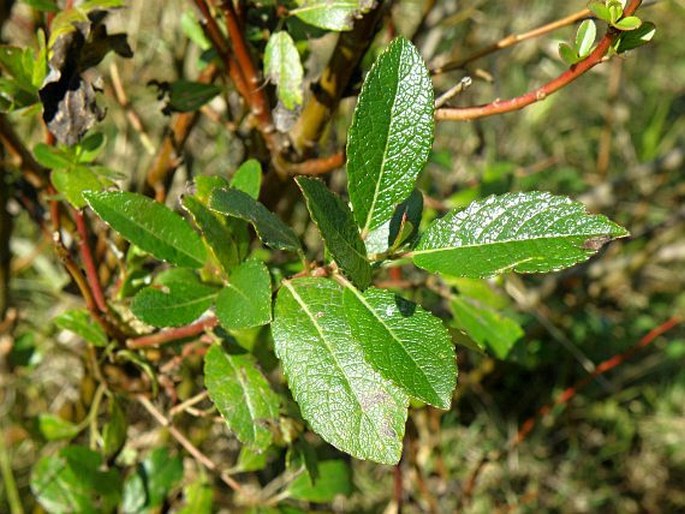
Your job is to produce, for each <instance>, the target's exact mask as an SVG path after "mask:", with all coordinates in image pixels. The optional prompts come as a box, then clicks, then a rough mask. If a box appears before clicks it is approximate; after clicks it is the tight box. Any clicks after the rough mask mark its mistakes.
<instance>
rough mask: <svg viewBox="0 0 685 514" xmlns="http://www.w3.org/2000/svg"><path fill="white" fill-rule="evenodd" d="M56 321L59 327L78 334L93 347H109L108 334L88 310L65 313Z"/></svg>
mask: <svg viewBox="0 0 685 514" xmlns="http://www.w3.org/2000/svg"><path fill="white" fill-rule="evenodd" d="M54 321H55V325H57V327H59V328H61V329H62V330H70V331H71V332H74V333H75V334H78V335H79V336H81V337H82V338H83V339H85V340H86V341H88V342H89V343H90V344H92V345H93V346H100V347H103V346H107V342H108V340H107V334H105V331H104V330H103V329H102V327H101V326H100V325H98V324H97V323H96V322H95V321H94V320H93V317H92V316H91V315H90V314H89V313H88V311H86V310H76V309H74V310H69V311H65V312H63V313H62V314H60V315H59V316H57V317H56V318H55V320H54Z"/></svg>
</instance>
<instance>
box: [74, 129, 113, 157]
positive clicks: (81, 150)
mask: <svg viewBox="0 0 685 514" xmlns="http://www.w3.org/2000/svg"><path fill="white" fill-rule="evenodd" d="M106 143H107V138H106V137H105V136H104V134H102V133H100V132H94V133H92V134H91V135H89V136H88V137H86V138H85V139H84V140H83V141H81V142H80V143H78V144H77V145H76V148H75V152H76V156H77V158H78V162H80V163H89V162H93V161H94V160H95V159H97V158H98V156H99V155H100V154H101V153H102V150H104V148H105V144H106Z"/></svg>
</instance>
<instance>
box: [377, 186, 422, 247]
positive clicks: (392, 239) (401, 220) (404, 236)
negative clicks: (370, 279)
mask: <svg viewBox="0 0 685 514" xmlns="http://www.w3.org/2000/svg"><path fill="white" fill-rule="evenodd" d="M422 213H423V195H422V194H421V192H420V191H419V190H417V189H414V190H413V191H412V192H411V195H409V198H407V199H406V200H405V201H404V202H402V203H401V204H399V205H398V206H397V207H396V208H395V212H394V213H393V215H392V218H390V219H389V220H388V221H386V222H385V223H383V224H382V225H381V226H380V227H378V228H376V229H374V230H372V231H371V232H370V233H369V235H368V236H367V237H366V239H365V240H364V243H365V244H366V251H367V252H368V254H369V255H370V256H372V257H373V258H377V257H378V256H380V255H382V254H383V253H385V252H387V251H388V250H395V249H397V248H399V247H401V246H402V245H405V244H410V243H412V242H413V241H414V240H415V239H416V235H417V234H418V227H419V224H420V223H421V215H422Z"/></svg>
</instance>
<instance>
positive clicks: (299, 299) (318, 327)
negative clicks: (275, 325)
mask: <svg viewBox="0 0 685 514" xmlns="http://www.w3.org/2000/svg"><path fill="white" fill-rule="evenodd" d="M283 285H284V286H285V287H287V288H288V290H289V291H290V293H291V294H292V295H293V298H294V299H295V301H296V302H297V303H298V304H300V307H302V310H303V311H304V312H305V313H306V314H307V317H308V318H309V319H310V320H311V322H312V324H313V325H314V328H316V331H317V332H318V333H319V336H320V337H321V340H322V341H323V343H324V344H325V345H326V349H327V350H328V353H329V354H330V355H331V357H332V358H333V362H334V363H335V365H336V367H337V368H338V370H339V371H340V374H341V375H342V376H343V377H344V380H345V386H346V388H347V390H348V391H349V392H350V394H351V395H352V396H353V397H354V399H355V400H356V402H357V405H358V406H359V412H360V413H361V416H363V417H364V418H366V420H367V422H369V424H370V425H371V426H372V427H373V429H374V431H375V432H376V435H377V436H378V440H379V441H381V440H382V434H381V433H380V432H379V431H378V428H377V427H376V423H374V422H373V420H371V418H370V417H369V415H368V414H367V413H366V411H365V410H364V408H363V406H362V402H361V400H360V399H359V396H357V393H356V392H355V390H354V389H353V388H352V385H351V384H350V381H349V378H348V377H347V374H346V373H345V369H344V368H343V366H342V365H341V364H340V361H338V357H337V356H336V354H335V352H334V351H333V348H332V347H331V345H330V344H329V343H328V340H327V339H326V337H325V335H324V332H323V329H322V328H321V325H319V323H318V321H317V320H316V318H315V317H314V315H313V313H312V312H311V311H310V310H309V308H308V306H307V304H306V303H305V302H304V300H303V299H302V297H301V296H300V295H299V294H297V291H296V290H295V288H294V287H293V286H292V284H291V283H290V282H285V281H284V282H283ZM383 447H384V448H386V447H385V445H383ZM386 449H387V448H386Z"/></svg>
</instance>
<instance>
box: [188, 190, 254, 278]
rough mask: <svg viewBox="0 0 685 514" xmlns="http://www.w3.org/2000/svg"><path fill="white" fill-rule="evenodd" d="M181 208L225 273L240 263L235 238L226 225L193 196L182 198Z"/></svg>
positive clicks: (238, 248) (239, 251)
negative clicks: (190, 218)
mask: <svg viewBox="0 0 685 514" xmlns="http://www.w3.org/2000/svg"><path fill="white" fill-rule="evenodd" d="M182 204H183V208H184V209H185V210H187V211H188V212H189V213H190V215H191V216H192V218H193V221H194V222H195V226H197V228H198V229H199V230H200V234H201V235H202V239H203V240H204V242H205V243H206V244H207V247H208V248H209V251H210V252H211V253H212V255H213V256H214V258H215V259H216V261H217V262H218V263H219V265H220V266H221V267H222V268H223V270H224V271H225V272H226V273H230V272H231V269H232V268H234V267H235V266H237V265H238V264H239V263H240V259H241V250H240V247H239V245H238V243H237V241H236V239H237V237H236V235H235V234H234V233H233V231H231V227H230V225H229V224H227V223H223V222H222V220H220V219H219V218H218V217H217V216H216V214H214V213H213V212H212V211H210V210H209V209H208V208H207V207H205V206H204V204H203V203H202V202H201V201H200V200H198V199H197V198H196V197H194V196H184V197H183V200H182Z"/></svg>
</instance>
